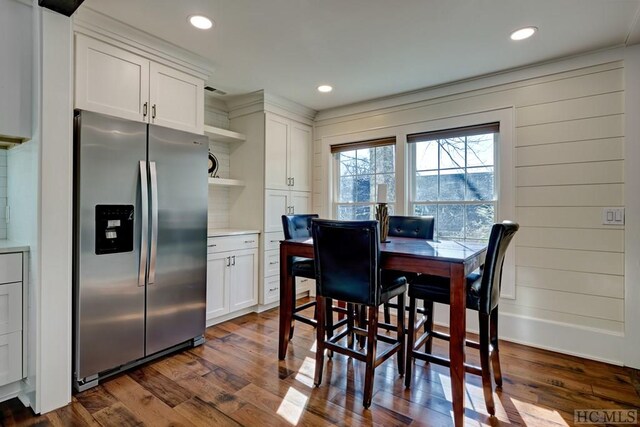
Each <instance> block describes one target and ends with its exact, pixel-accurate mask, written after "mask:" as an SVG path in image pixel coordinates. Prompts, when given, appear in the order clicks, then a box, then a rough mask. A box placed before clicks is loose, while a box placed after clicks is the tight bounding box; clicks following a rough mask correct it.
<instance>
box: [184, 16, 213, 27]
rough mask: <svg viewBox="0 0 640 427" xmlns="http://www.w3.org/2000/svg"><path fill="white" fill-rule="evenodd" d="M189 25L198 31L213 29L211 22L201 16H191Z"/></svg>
mask: <svg viewBox="0 0 640 427" xmlns="http://www.w3.org/2000/svg"><path fill="white" fill-rule="evenodd" d="M189 23H190V24H191V25H193V26H194V27H196V28H198V29H200V30H208V29H209V28H211V27H213V21H211V19H209V18H207V17H206V16H202V15H191V16H190V17H189Z"/></svg>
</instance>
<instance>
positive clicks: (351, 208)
mask: <svg viewBox="0 0 640 427" xmlns="http://www.w3.org/2000/svg"><path fill="white" fill-rule="evenodd" d="M331 153H332V154H333V158H334V162H335V166H336V167H335V170H336V175H337V177H336V178H337V179H336V180H335V182H336V191H335V192H334V194H335V197H334V203H333V205H334V216H335V218H337V219H340V220H368V219H374V217H375V207H374V206H375V204H376V200H377V194H376V193H377V191H378V184H387V200H388V202H389V205H388V206H389V212H390V213H393V211H394V203H395V188H396V176H395V164H396V159H395V138H387V139H381V140H375V141H363V142H356V143H350V144H339V145H332V146H331Z"/></svg>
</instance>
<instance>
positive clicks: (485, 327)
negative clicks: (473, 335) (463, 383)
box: [478, 314, 496, 415]
mask: <svg viewBox="0 0 640 427" xmlns="http://www.w3.org/2000/svg"><path fill="white" fill-rule="evenodd" d="M479 319H480V322H479V325H478V327H479V329H480V331H479V332H480V367H481V368H482V391H483V392H484V401H485V404H486V405H487V411H488V412H489V414H490V415H495V414H496V406H495V403H494V402H493V382H492V381H493V378H492V377H493V375H492V373H491V360H490V357H491V356H490V354H489V353H490V351H491V349H490V345H491V343H490V340H489V315H488V314H480V316H479Z"/></svg>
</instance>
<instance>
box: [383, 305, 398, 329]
mask: <svg viewBox="0 0 640 427" xmlns="http://www.w3.org/2000/svg"><path fill="white" fill-rule="evenodd" d="M398 307H399V306H398ZM383 310H384V323H386V324H390V323H391V310H389V304H388V303H386V302H385V303H384V308H383Z"/></svg>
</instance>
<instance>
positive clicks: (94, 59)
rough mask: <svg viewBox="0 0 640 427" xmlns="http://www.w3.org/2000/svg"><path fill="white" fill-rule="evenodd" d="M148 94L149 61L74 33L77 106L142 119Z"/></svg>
mask: <svg viewBox="0 0 640 427" xmlns="http://www.w3.org/2000/svg"><path fill="white" fill-rule="evenodd" d="M148 97H149V60H147V59H145V58H142V57H139V56H137V55H134V54H132V53H129V52H127V51H125V50H122V49H119V48H117V47H114V46H111V45H109V44H106V43H103V42H101V41H98V40H94V39H90V38H87V37H81V36H76V93H75V107H76V108H80V109H83V110H90V111H96V112H100V113H104V114H109V115H112V116H116V117H122V118H123V119H130V120H136V121H140V122H141V121H146V118H145V117H146V116H145V110H146V109H147V108H148ZM145 103H146V104H147V105H146V106H145Z"/></svg>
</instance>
